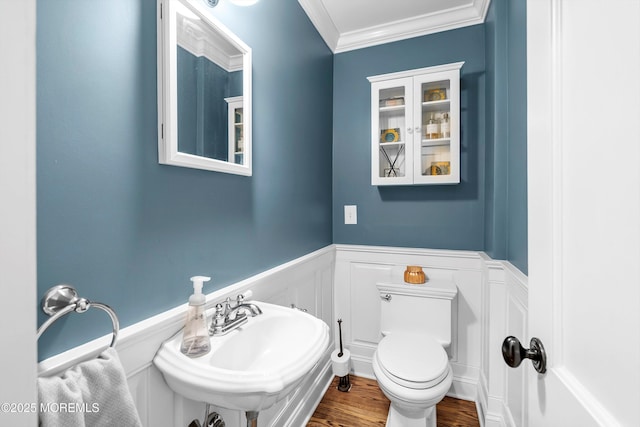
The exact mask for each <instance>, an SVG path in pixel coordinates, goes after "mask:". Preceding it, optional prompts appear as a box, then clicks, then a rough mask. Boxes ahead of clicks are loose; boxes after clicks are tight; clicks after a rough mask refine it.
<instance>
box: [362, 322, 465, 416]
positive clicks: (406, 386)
mask: <svg viewBox="0 0 640 427" xmlns="http://www.w3.org/2000/svg"><path fill="white" fill-rule="evenodd" d="M373 372H374V374H375V376H376V379H377V381H378V385H379V386H380V389H381V390H382V392H383V393H384V395H385V396H387V398H388V399H389V400H390V401H391V406H390V408H389V416H388V417H387V427H418V426H419V427H425V426H426V427H436V411H435V405H436V404H437V403H438V402H440V401H441V400H442V399H443V398H444V396H445V395H446V393H447V392H448V391H449V388H450V387H451V382H452V380H453V374H452V371H451V366H450V365H449V359H448V356H447V353H446V352H445V350H444V348H443V347H442V346H441V345H440V343H438V341H436V340H435V338H434V337H433V336H431V335H429V334H420V333H404V332H396V333H393V334H391V335H388V336H386V337H384V338H383V339H382V340H381V341H380V343H379V344H378V348H377V349H376V351H375V353H374V356H373Z"/></svg>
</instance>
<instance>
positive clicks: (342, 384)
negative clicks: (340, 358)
mask: <svg viewBox="0 0 640 427" xmlns="http://www.w3.org/2000/svg"><path fill="white" fill-rule="evenodd" d="M349 390H351V381H349V374H347V375H345V376H344V377H340V379H339V380H338V391H344V392H347V391H349Z"/></svg>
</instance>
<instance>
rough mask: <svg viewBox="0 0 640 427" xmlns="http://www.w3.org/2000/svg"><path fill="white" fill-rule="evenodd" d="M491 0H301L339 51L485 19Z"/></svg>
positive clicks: (301, 3)
mask: <svg viewBox="0 0 640 427" xmlns="http://www.w3.org/2000/svg"><path fill="white" fill-rule="evenodd" d="M489 2H490V0H298V3H300V5H301V6H302V8H303V9H304V11H305V12H306V13H307V15H308V16H309V18H310V19H311V22H313V25H315V27H316V28H317V29H318V32H319V33H320V35H321V36H322V38H323V39H324V41H325V42H326V43H327V45H328V46H329V48H330V49H331V50H332V51H333V52H335V53H338V52H345V51H348V50H354V49H360V48H363V47H368V46H374V45H378V44H383V43H389V42H392V41H396V40H403V39H408V38H411V37H417V36H422V35H425V34H431V33H436V32H440V31H446V30H451V29H454V28H460V27H466V26H468V25H475V24H480V23H482V22H484V18H485V15H486V13H487V9H488V8H489Z"/></svg>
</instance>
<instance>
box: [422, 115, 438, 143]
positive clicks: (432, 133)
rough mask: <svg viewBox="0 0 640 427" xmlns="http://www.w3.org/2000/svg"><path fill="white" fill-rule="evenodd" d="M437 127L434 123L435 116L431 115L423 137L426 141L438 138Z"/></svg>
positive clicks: (435, 122) (436, 123)
mask: <svg viewBox="0 0 640 427" xmlns="http://www.w3.org/2000/svg"><path fill="white" fill-rule="evenodd" d="M439 127H440V126H439V125H438V122H437V121H436V118H435V115H434V114H433V113H431V118H430V119H429V122H428V123H427V133H426V135H425V137H426V138H427V139H437V138H438V137H439V136H440V132H439Z"/></svg>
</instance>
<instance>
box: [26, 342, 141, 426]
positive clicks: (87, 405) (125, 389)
mask: <svg viewBox="0 0 640 427" xmlns="http://www.w3.org/2000/svg"><path fill="white" fill-rule="evenodd" d="M38 399H39V409H40V426H42V427H83V426H86V427H103V426H104V427H111V426H119V427H134V426H135V427H138V426H140V427H141V426H142V423H141V422H140V417H139V416H138V412H137V410H136V407H135V405H134V403H133V398H132V397H131V392H130V391H129V386H128V384H127V379H126V377H125V374H124V369H123V368H122V364H121V363H120V359H119V358H118V353H116V351H115V350H114V349H113V348H108V349H107V350H105V351H104V352H103V353H102V354H100V355H99V356H98V357H97V358H95V359H92V360H89V361H86V362H82V363H80V364H78V365H77V366H75V367H73V368H70V369H68V370H66V371H65V372H64V373H63V374H62V376H53V377H48V378H38Z"/></svg>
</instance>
